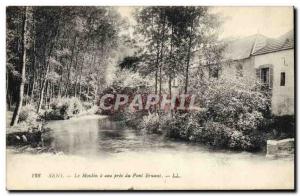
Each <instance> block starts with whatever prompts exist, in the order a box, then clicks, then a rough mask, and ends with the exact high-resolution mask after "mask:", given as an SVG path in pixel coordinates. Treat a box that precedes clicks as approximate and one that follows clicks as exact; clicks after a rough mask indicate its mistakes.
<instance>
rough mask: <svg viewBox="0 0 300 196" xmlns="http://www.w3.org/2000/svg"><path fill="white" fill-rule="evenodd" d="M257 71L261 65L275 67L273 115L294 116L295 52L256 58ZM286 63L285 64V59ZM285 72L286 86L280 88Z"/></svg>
mask: <svg viewBox="0 0 300 196" xmlns="http://www.w3.org/2000/svg"><path fill="white" fill-rule="evenodd" d="M253 58H254V66H255V69H256V68H258V67H259V66H261V65H266V64H271V65H273V87H272V113H273V114H274V115H278V116H281V115H293V114H294V50H293V49H290V50H283V51H278V52H273V53H268V54H262V55H257V56H254V57H253ZM283 58H284V59H285V62H284V59H283ZM281 72H285V75H286V76H285V77H286V80H285V86H280V74H281Z"/></svg>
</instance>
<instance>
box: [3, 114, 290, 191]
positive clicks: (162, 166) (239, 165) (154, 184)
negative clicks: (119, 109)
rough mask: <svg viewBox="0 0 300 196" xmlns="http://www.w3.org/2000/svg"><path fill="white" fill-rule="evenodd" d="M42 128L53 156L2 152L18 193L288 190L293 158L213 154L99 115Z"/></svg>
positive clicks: (245, 154) (223, 152)
mask: <svg viewBox="0 0 300 196" xmlns="http://www.w3.org/2000/svg"><path fill="white" fill-rule="evenodd" d="M99 118H100V119H99ZM46 126H47V127H48V128H50V129H52V131H49V132H46V133H47V134H49V135H48V136H47V137H48V138H51V139H49V140H48V142H47V144H45V145H48V147H49V149H53V151H54V152H58V153H54V154H53V153H39V154H34V153H33V154H30V153H17V154H15V153H7V162H8V163H10V164H8V165H7V173H8V174H9V175H8V176H9V178H8V184H14V182H16V181H18V182H20V185H22V186H21V188H24V187H26V188H28V189H35V188H36V187H37V186H39V187H40V188H41V189H43V188H49V185H51V186H52V187H53V188H54V189H68V188H70V189H79V188H82V189H87V188H90V189H129V188H131V189H132V188H134V189H142V190H145V189H154V190H156V189H196V190H199V189H290V188H293V186H294V161H293V158H285V159H283V158H281V159H271V158H267V157H266V156H265V154H264V153H263V152H261V153H250V152H234V151H228V150H213V149H209V148H207V147H206V146H202V145H199V144H189V143H186V142H178V141H172V140H170V139H167V138H165V137H163V136H162V135H156V134H146V133H143V132H142V131H140V130H134V129H130V128H126V127H125V126H122V124H121V123H118V122H112V121H110V120H109V119H107V118H105V117H99V116H94V117H93V118H90V117H80V118H78V119H71V120H62V121H50V122H48V124H47V125H46ZM46 133H45V134H46ZM50 152H52V151H50ZM33 165H34V166H33ZM37 171H39V172H41V171H43V173H42V175H43V176H44V178H41V179H40V180H39V181H33V179H29V177H30V176H31V175H32V174H33V173H35V172H37ZM20 173H22V175H20ZM49 173H58V174H63V175H70V176H72V175H74V173H77V174H80V175H82V174H83V173H86V174H94V173H96V174H99V173H104V174H138V175H141V176H143V175H146V174H150V175H158V176H161V177H160V178H151V179H149V178H130V179H124V178H120V179H114V178H112V179H107V180H103V179H84V180H83V179H82V180H78V179H73V178H72V179H71V178H62V179H61V178H59V179H55V180H54V179H49V178H47V177H45V176H47V175H49ZM167 176H169V177H167ZM174 176H175V177H174ZM100 182H101V183H100ZM36 183H38V184H36Z"/></svg>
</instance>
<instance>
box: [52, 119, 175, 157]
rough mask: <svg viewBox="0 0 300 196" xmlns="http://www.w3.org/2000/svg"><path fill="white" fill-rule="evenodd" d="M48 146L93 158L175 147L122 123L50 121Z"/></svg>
mask: <svg viewBox="0 0 300 196" xmlns="http://www.w3.org/2000/svg"><path fill="white" fill-rule="evenodd" d="M47 127H48V128H50V129H51V130H52V131H51V132H50V137H51V138H52V140H51V142H50V144H49V145H50V146H51V147H52V148H53V149H55V150H56V151H62V152H64V153H67V154H81V155H93V154H99V153H118V152H126V151H141V150H155V149H159V148H174V147H175V146H176V145H175V144H174V142H170V141H169V142H168V141H166V140H165V139H164V138H163V137H162V136H160V135H145V134H143V133H142V132H141V131H139V130H133V129H129V128H125V127H124V124H123V123H121V122H112V121H110V120H108V119H106V118H105V119H82V120H80V119H77V120H70V121H52V122H49V123H48V125H47Z"/></svg>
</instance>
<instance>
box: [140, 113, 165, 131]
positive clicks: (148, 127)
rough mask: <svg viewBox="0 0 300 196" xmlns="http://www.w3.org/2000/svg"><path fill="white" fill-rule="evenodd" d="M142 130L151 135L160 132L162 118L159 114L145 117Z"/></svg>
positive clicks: (150, 114) (141, 126)
mask: <svg viewBox="0 0 300 196" xmlns="http://www.w3.org/2000/svg"><path fill="white" fill-rule="evenodd" d="M140 128H141V129H142V130H144V131H146V132H149V133H159V132H160V118H159V115H158V114H157V113H149V114H148V115H145V116H143V119H142V121H141V125H140Z"/></svg>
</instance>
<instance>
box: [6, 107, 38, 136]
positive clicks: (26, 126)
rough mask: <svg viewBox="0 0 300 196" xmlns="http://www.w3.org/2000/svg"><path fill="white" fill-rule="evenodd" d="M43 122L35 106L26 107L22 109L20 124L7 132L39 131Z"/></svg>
mask: <svg viewBox="0 0 300 196" xmlns="http://www.w3.org/2000/svg"><path fill="white" fill-rule="evenodd" d="M41 125H42V122H41V121H40V119H39V116H38V114H37V113H36V109H35V107H34V106H33V105H30V104H28V105H25V106H23V107H22V108H21V111H20V114H19V120H18V123H17V124H16V125H14V126H12V127H9V128H8V129H7V132H8V133H10V132H34V131H36V130H39V129H40V127H41Z"/></svg>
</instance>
